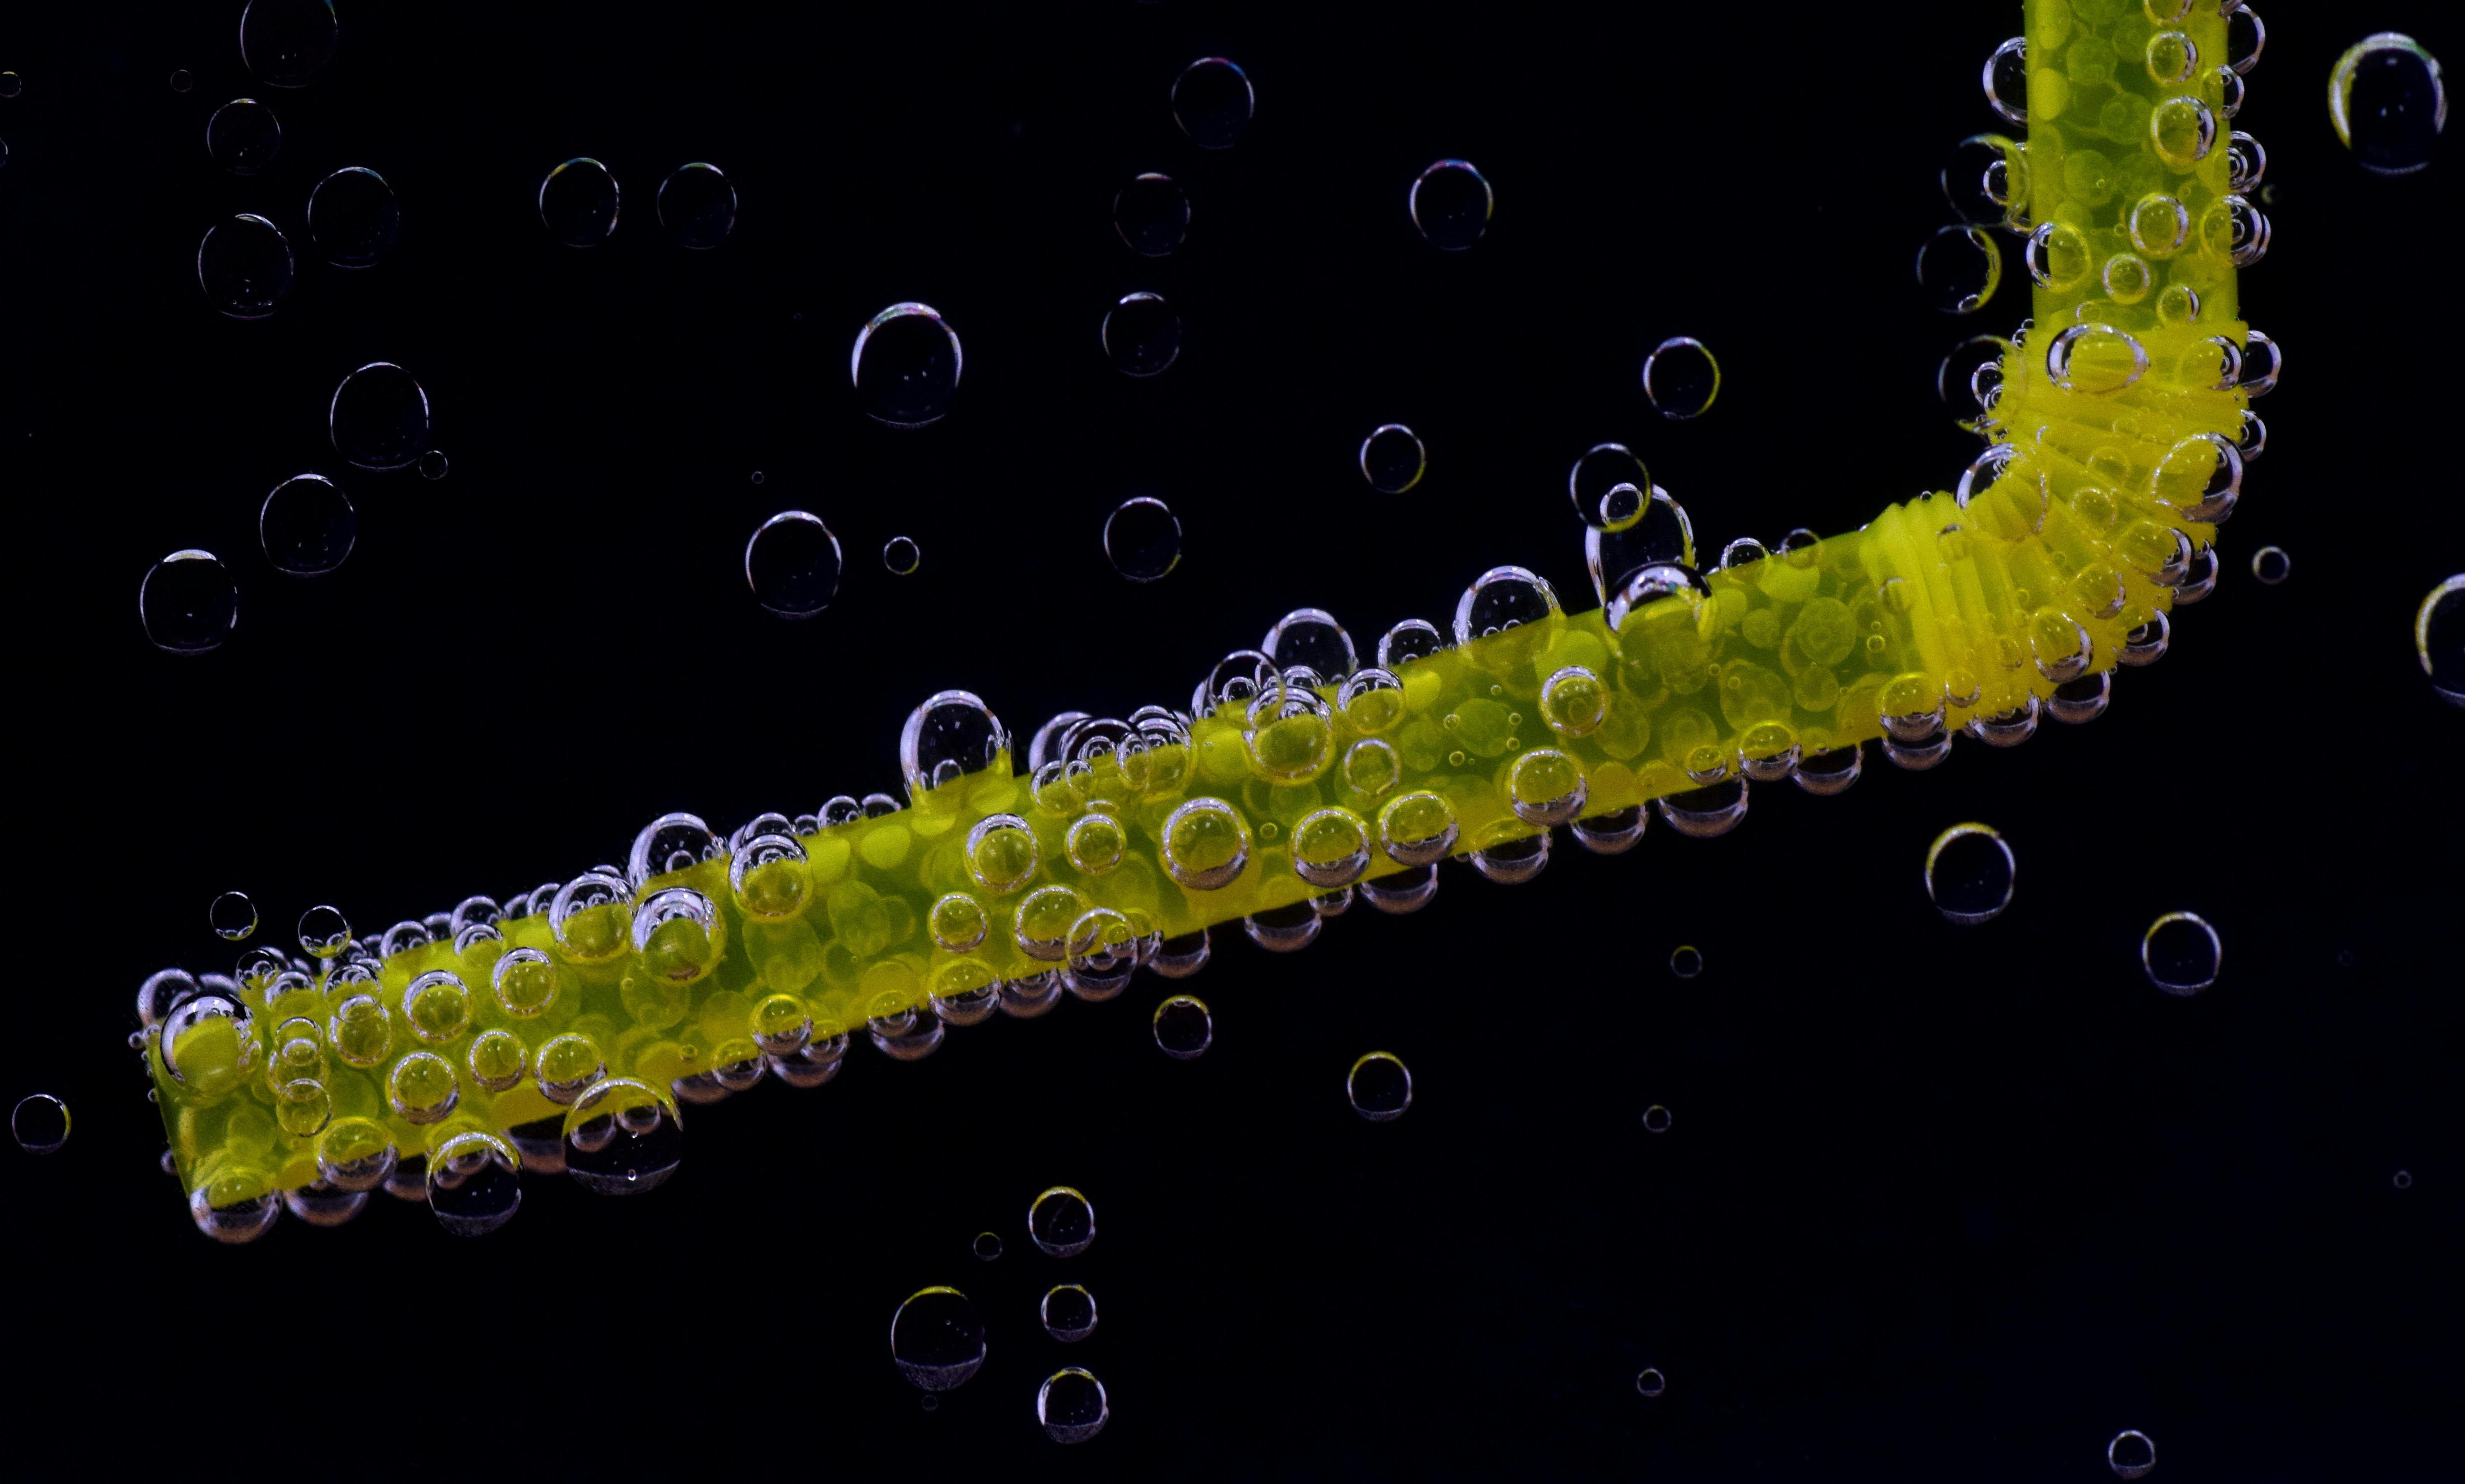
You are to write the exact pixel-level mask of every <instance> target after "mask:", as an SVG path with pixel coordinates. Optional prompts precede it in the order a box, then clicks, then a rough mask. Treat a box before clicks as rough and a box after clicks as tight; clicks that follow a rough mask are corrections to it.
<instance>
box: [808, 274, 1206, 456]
mask: <svg viewBox="0 0 2465 1484" xmlns="http://www.w3.org/2000/svg"><path fill="white" fill-rule="evenodd" d="M965 364H966V356H965V355H964V354H963V353H962V352H961V350H960V348H959V335H958V332H957V331H955V330H953V329H951V328H950V326H949V325H948V323H946V322H945V321H944V320H943V319H942V317H941V315H939V314H938V313H936V312H935V311H934V309H933V306H932V305H930V304H915V303H907V304H893V305H891V306H890V307H889V308H887V309H885V310H883V311H882V312H881V313H879V314H877V315H875V316H874V317H873V319H872V320H871V321H868V322H867V323H866V325H865V327H864V328H863V329H861V330H859V331H857V332H856V337H855V350H854V351H852V352H850V353H849V356H848V377H849V379H850V380H851V381H852V382H854V384H855V394H856V401H857V403H858V404H859V405H860V406H862V407H863V409H864V410H865V415H866V416H868V417H871V418H873V419H874V420H875V421H877V422H882V423H888V424H889V425H890V426H891V427H893V428H922V427H923V426H925V425H926V424H927V423H933V422H938V421H940V420H941V419H942V418H943V417H944V416H946V415H947V414H948V413H949V410H950V404H951V402H952V401H953V399H955V398H956V397H957V396H958V392H959V374H960V372H961V370H962V369H963V368H964V366H965ZM1158 369H1162V367H1158Z"/></svg>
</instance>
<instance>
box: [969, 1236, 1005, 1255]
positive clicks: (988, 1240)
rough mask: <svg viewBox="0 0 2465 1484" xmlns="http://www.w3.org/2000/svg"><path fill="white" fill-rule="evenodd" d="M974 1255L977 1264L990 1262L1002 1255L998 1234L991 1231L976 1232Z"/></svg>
mask: <svg viewBox="0 0 2465 1484" xmlns="http://www.w3.org/2000/svg"><path fill="white" fill-rule="evenodd" d="M975 1253H976V1260H977V1261H979V1262H991V1261H992V1260H993V1259H994V1258H996V1257H999V1256H1000V1255H1001V1254H1002V1239H1001V1236H1000V1234H999V1233H997V1232H992V1231H979V1232H977V1233H976V1245H975Z"/></svg>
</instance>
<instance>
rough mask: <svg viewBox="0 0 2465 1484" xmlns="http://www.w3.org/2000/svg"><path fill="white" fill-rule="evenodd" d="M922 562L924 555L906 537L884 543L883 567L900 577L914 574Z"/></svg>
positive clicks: (898, 537) (882, 547)
mask: <svg viewBox="0 0 2465 1484" xmlns="http://www.w3.org/2000/svg"><path fill="white" fill-rule="evenodd" d="M922 561H923V554H922V552H920V551H918V550H917V549H916V543H914V542H913V541H910V540H908V539H907V538H906V537H904V536H893V537H892V538H890V540H888V541H886V542H884V543H882V546H881V565H883V566H886V567H888V568H890V570H891V571H893V572H895V573H897V574H898V575H899V576H900V577H905V576H907V575H908V574H910V573H912V572H914V571H915V570H916V567H917V565H918V564H919V563H921V562H922Z"/></svg>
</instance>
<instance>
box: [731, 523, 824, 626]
mask: <svg viewBox="0 0 2465 1484" xmlns="http://www.w3.org/2000/svg"><path fill="white" fill-rule="evenodd" d="M744 583H745V586H746V587H750V588H752V589H753V601H755V602H756V603H759V604H761V605H762V607H763V608H765V609H768V610H769V611H770V612H773V613H776V614H778V615H779V616H780V617H782V618H811V617H812V616H813V615H814V614H816V613H818V612H820V611H821V610H822V609H826V608H828V607H830V606H831V599H833V598H834V597H836V596H837V595H838V590H839V539H838V538H837V537H835V536H833V535H832V534H831V528H830V527H829V526H827V525H824V524H823V523H822V521H821V518H820V517H819V516H816V515H812V514H811V513H809V512H807V511H802V510H783V511H781V512H779V513H778V514H777V515H775V516H772V517H771V518H770V519H769V520H767V521H763V522H762V524H761V525H759V526H758V527H756V528H755V529H754V532H753V537H752V539H751V540H750V541H747V542H746V543H744Z"/></svg>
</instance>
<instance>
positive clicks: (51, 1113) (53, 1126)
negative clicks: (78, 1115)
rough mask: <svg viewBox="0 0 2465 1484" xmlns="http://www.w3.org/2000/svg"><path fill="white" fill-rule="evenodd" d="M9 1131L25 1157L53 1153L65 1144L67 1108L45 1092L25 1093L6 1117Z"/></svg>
mask: <svg viewBox="0 0 2465 1484" xmlns="http://www.w3.org/2000/svg"><path fill="white" fill-rule="evenodd" d="M9 1132H10V1133H11V1134H13V1135H15V1136H16V1139H17V1147H18V1148H20V1149H23V1150H25V1151H26V1152H27V1153H28V1154H52V1153H55V1152H56V1151H57V1150H58V1149H59V1147H60V1145H62V1144H64V1143H67V1142H68V1141H69V1105H68V1104H67V1103H64V1102H62V1101H60V1100H59V1099H58V1098H56V1097H55V1096H52V1095H51V1094H49V1093H32V1094H29V1095H27V1096H24V1097H21V1098H19V1099H18V1100H17V1106H16V1108H15V1110H14V1111H12V1112H11V1114H10V1115H9ZM106 1142H108V1141H106ZM166 1152H167V1151H166Z"/></svg>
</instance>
